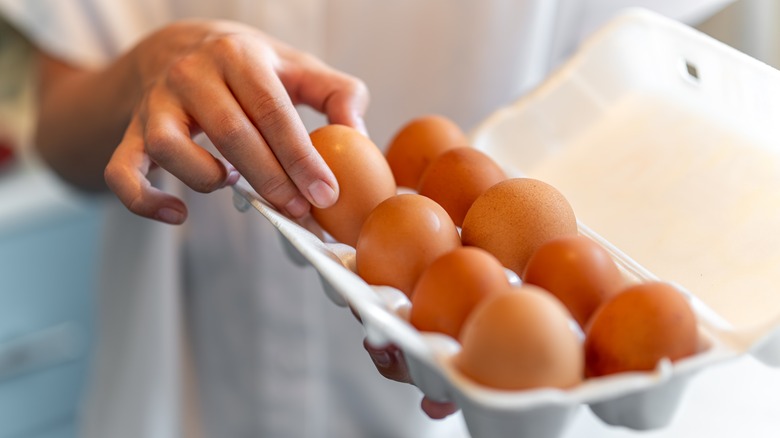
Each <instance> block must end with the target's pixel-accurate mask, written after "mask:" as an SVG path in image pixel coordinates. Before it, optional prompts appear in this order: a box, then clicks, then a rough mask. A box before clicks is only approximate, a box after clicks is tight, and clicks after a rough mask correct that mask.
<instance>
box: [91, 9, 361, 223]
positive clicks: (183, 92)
mask: <svg viewBox="0 0 780 438" xmlns="http://www.w3.org/2000/svg"><path fill="white" fill-rule="evenodd" d="M127 57H128V58H129V63H130V64H131V65H133V66H134V68H132V69H131V70H132V71H133V72H134V74H133V76H134V77H133V81H134V82H135V83H137V84H139V85H140V90H141V96H140V98H139V100H138V104H137V105H136V107H135V109H134V111H133V114H132V118H131V120H130V123H129V126H128V128H127V130H126V131H125V133H124V137H123V138H122V141H121V143H120V144H119V146H118V147H117V148H116V150H115V151H114V153H113V155H112V157H111V159H110V161H109V163H108V165H107V166H106V169H105V174H104V176H105V180H106V183H107V185H108V186H109V188H110V189H111V190H112V191H113V192H114V193H115V194H116V195H117V196H118V198H119V199H120V200H121V201H122V202H123V203H124V204H125V205H126V206H127V208H128V209H130V210H131V211H133V212H134V213H136V214H139V215H141V216H145V217H148V218H153V219H157V220H160V221H163V222H166V223H171V224H180V223H182V222H184V220H185V219H186V216H187V207H186V206H185V205H184V202H183V201H181V200H180V199H179V198H177V197H175V196H173V195H171V194H168V193H165V192H163V191H161V190H159V189H157V188H155V187H153V186H152V185H151V183H150V182H149V180H148V178H147V175H148V173H149V171H150V170H151V169H152V168H154V167H156V166H159V167H161V168H163V169H165V170H167V171H168V172H170V173H171V174H173V175H174V176H176V177H177V178H178V179H180V180H181V181H183V182H184V183H185V184H186V185H187V186H189V187H190V188H192V189H194V190H196V191H199V192H204V193H208V192H211V191H214V190H217V189H219V188H221V187H225V186H226V185H230V184H234V183H235V182H236V181H237V179H238V178H239V173H240V174H241V175H243V176H244V177H245V178H246V180H247V181H248V182H249V184H250V185H251V186H252V187H253V188H254V189H255V190H256V191H257V192H258V194H260V195H261V196H263V197H264V198H265V199H266V200H267V201H269V202H270V203H271V204H273V205H274V206H275V207H277V208H278V209H279V210H280V211H282V212H284V213H286V214H287V215H289V216H291V217H295V218H299V217H302V216H304V215H306V213H307V212H308V211H309V208H310V205H312V204H313V205H316V206H318V207H327V206H329V205H331V204H333V203H334V202H335V201H336V199H337V197H338V191H339V188H338V183H337V182H336V179H335V177H334V176H333V173H332V172H331V171H330V169H329V168H328V167H327V165H326V164H325V163H324V161H323V160H322V158H321V157H320V156H319V154H318V153H317V152H316V150H315V149H314V148H313V146H312V145H311V142H310V141H309V136H308V132H307V131H306V129H305V127H304V125H303V123H302V122H301V120H300V118H299V116H298V113H297V112H296V110H295V105H297V104H305V105H309V106H311V107H312V108H314V109H315V110H317V111H320V112H322V113H324V114H325V115H326V116H327V117H328V119H329V121H330V122H331V123H341V124H346V125H350V126H353V127H355V128H358V129H361V130H364V128H363V125H362V123H363V122H362V116H363V114H364V112H365V109H366V107H367V105H368V92H367V89H366V87H365V85H364V84H363V83H362V82H361V81H359V80H357V79H355V78H353V77H351V76H349V75H346V74H344V73H341V72H338V71H336V70H334V69H332V68H330V67H328V66H327V65H325V64H324V63H322V62H321V61H320V60H318V59H316V58H314V57H312V56H311V55H308V54H305V53H303V52H300V51H297V50H295V49H293V48H291V47H289V46H287V45H285V44H283V43H281V42H279V41H277V40H274V39H272V38H270V37H269V36H267V35H265V34H263V33H261V32H260V31H258V30H256V29H254V28H251V27H247V26H244V25H241V24H237V23H232V22H219V21H188V22H181V23H176V24H173V25H170V26H168V27H165V28H163V29H162V30H160V31H158V32H156V33H154V34H152V35H151V36H149V37H148V38H146V39H145V40H143V41H142V42H141V43H140V44H139V45H138V46H136V47H135V48H134V49H133V50H132V51H130V52H129V53H128V55H127ZM199 132H203V133H205V134H206V136H208V137H209V139H210V140H211V141H212V142H213V143H214V145H215V147H216V148H217V150H218V151H219V152H220V154H221V155H222V158H224V160H223V159H217V158H215V157H214V156H213V155H211V154H210V153H209V152H208V151H207V150H205V149H203V148H202V147H200V146H199V145H197V144H196V143H195V142H194V141H193V140H192V137H193V136H194V135H196V134H198V133H199Z"/></svg>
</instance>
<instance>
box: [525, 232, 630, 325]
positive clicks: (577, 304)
mask: <svg viewBox="0 0 780 438" xmlns="http://www.w3.org/2000/svg"><path fill="white" fill-rule="evenodd" d="M522 279H523V281H524V282H526V283H528V284H533V285H536V286H539V287H541V288H543V289H545V290H547V291H549V292H550V293H552V294H553V295H555V296H556V297H557V298H558V299H559V300H561V302H563V304H564V305H565V306H566V307H567V308H568V309H569V312H571V314H572V315H573V316H574V319H575V320H577V323H579V325H580V326H581V327H583V328H584V327H585V326H586V324H587V322H588V320H589V319H590V317H591V315H592V314H593V312H594V311H595V310H596V308H598V307H599V306H600V305H601V304H602V303H603V302H605V301H607V300H609V299H610V298H612V297H613V296H615V295H616V294H617V293H618V292H619V291H620V290H621V289H622V288H623V287H624V286H625V283H626V280H625V279H624V278H623V275H622V274H621V272H620V270H619V269H618V267H617V265H616V264H615V261H614V260H613V259H612V257H611V256H610V255H609V253H608V252H607V250H606V249H604V248H603V247H602V246H601V245H599V244H598V243H596V242H595V241H593V240H592V239H590V238H588V237H585V236H583V235H579V234H577V235H570V236H568V235H567V236H561V237H557V238H553V239H551V240H548V241H546V242H544V243H542V244H541V245H540V246H539V248H537V249H536V251H534V253H533V254H532V255H531V258H530V259H529V260H528V264H526V266H525V271H524V272H523V274H522Z"/></svg>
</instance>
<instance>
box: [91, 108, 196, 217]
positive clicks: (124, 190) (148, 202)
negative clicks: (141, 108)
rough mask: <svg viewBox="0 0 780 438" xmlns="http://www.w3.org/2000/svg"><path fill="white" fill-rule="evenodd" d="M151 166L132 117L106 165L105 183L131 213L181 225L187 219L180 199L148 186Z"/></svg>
mask: <svg viewBox="0 0 780 438" xmlns="http://www.w3.org/2000/svg"><path fill="white" fill-rule="evenodd" d="M151 165H152V163H151V160H150V158H149V156H148V155H147V154H146V152H145V147H144V138H143V133H142V128H141V124H140V120H139V119H138V117H137V116H136V117H133V119H132V121H131V122H130V125H129V126H128V129H127V131H126V132H125V136H124V138H123V139H122V141H121V143H120V144H119V146H117V148H116V149H115V150H114V153H113V155H112V156H111V159H110V160H109V163H108V165H107V166H106V169H105V172H104V176H105V180H106V184H107V185H108V187H109V188H110V189H111V191H113V192H114V193H115V194H116V196H117V197H118V198H119V200H120V201H122V203H123V204H124V205H125V206H126V207H127V208H128V209H129V210H130V211H132V212H133V213H135V214H137V215H139V216H143V217H147V218H150V219H155V220H158V221H161V222H165V223H169V224H174V225H175V224H181V223H182V222H184V220H185V219H186V218H187V207H186V206H185V205H184V203H183V202H182V201H181V200H180V199H178V198H176V197H175V196H172V195H169V194H167V193H165V192H163V191H161V190H159V189H157V188H155V187H153V186H152V184H151V183H150V182H149V180H148V179H147V174H148V173H149V169H150V167H151Z"/></svg>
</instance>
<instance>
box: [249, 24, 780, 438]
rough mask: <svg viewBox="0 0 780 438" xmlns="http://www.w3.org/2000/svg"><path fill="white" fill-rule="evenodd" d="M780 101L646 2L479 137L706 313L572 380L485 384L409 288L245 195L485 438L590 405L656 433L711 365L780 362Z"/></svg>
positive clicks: (630, 263)
mask: <svg viewBox="0 0 780 438" xmlns="http://www.w3.org/2000/svg"><path fill="white" fill-rule="evenodd" d="M775 102H780V73H778V72H777V71H775V70H774V69H772V68H770V67H768V66H766V65H764V64H762V63H760V62H758V61H756V60H754V59H752V58H750V57H748V56H746V55H744V54H742V53H739V52H737V51H735V50H734V49H732V48H729V47H727V46H725V45H723V44H721V43H719V42H717V41H715V40H713V39H711V38H709V37H707V36H705V35H703V34H701V33H699V32H697V31H695V30H693V29H691V28H689V27H687V26H685V25H682V24H680V23H677V22H674V21H672V20H669V19H667V18H664V17H661V16H659V15H657V14H654V13H652V12H648V11H645V10H641V9H633V10H629V11H626V12H625V13H624V14H622V15H621V16H619V17H617V18H615V19H614V20H613V21H612V22H610V23H608V24H607V25H606V26H604V27H603V28H602V29H601V30H599V31H598V32H597V33H596V34H594V35H593V36H592V37H591V38H590V39H589V40H587V41H586V42H585V44H583V45H582V46H581V48H580V49H579V50H578V52H577V53H576V54H575V55H574V56H573V57H572V58H570V59H569V60H568V61H567V63H565V64H564V65H563V66H562V67H561V68H560V69H558V70H557V71H556V72H555V73H554V74H553V75H551V76H550V77H549V78H548V79H547V80H545V81H544V82H543V83H542V84H541V85H540V86H539V87H538V88H536V89H535V90H534V91H532V92H531V93H530V94H528V95H527V96H525V97H523V98H521V99H520V100H519V101H517V102H516V103H514V104H512V105H510V106H508V107H506V108H502V109H499V110H498V111H496V112H495V113H494V114H492V115H491V116H489V117H488V118H487V119H486V120H485V121H484V122H483V123H482V124H480V125H479V126H478V127H477V129H475V130H474V131H473V132H472V133H471V136H470V139H471V144H472V145H473V146H474V147H475V148H477V149H479V150H482V151H484V152H486V153H487V154H488V155H490V156H491V157H492V158H494V159H495V160H496V161H497V162H500V163H506V166H507V171H508V173H510V174H512V175H514V176H517V175H526V176H530V177H533V178H538V179H540V180H542V181H546V182H548V183H550V184H552V185H553V186H555V187H556V188H558V189H559V190H560V191H561V192H562V193H563V194H564V195H565V196H566V198H567V199H568V200H569V201H570V202H571V204H572V206H573V208H574V210H575V212H576V213H577V218H578V231H579V233H580V234H583V235H586V236H588V237H590V238H592V239H594V240H596V241H597V242H598V243H600V244H601V246H602V247H604V248H605V249H607V250H608V251H609V252H610V254H611V255H612V258H613V259H614V260H615V262H616V263H617V265H618V266H619V267H620V269H621V272H622V274H623V275H624V277H625V278H626V279H627V280H629V281H632V282H648V281H656V280H659V279H661V280H664V281H668V282H671V283H673V284H674V285H675V286H676V287H677V289H678V290H679V291H680V293H681V294H683V295H684V296H685V297H686V298H687V299H688V300H689V302H690V304H691V306H692V308H693V310H694V312H695V314H696V317H697V322H698V335H699V346H698V353H697V354H695V355H693V356H691V357H688V358H685V359H682V360H678V361H676V362H674V363H672V362H670V361H668V360H662V361H661V362H659V363H658V365H657V367H656V369H655V370H653V371H650V372H630V373H620V374H616V375H610V376H604V377H598V378H590V379H586V380H585V381H584V382H583V383H582V384H580V385H578V386H576V387H574V388H570V389H552V388H539V389H533V390H523V391H505V390H496V389H491V388H486V387H484V386H481V385H478V384H476V383H474V382H472V381H470V380H469V379H468V378H466V377H465V376H464V375H463V374H462V373H461V372H459V370H458V369H457V367H456V366H454V365H453V361H452V358H453V357H455V355H456V354H457V353H458V351H459V350H460V345H459V344H458V343H457V342H456V341H454V340H453V339H452V338H450V337H447V336H444V335H437V334H433V333H422V332H420V331H418V330H416V329H415V328H414V327H413V326H412V325H411V324H410V323H409V322H408V317H409V308H410V302H409V300H408V298H407V297H406V295H405V294H403V293H402V292H400V291H399V290H397V289H394V288H390V287H377V286H369V285H368V284H367V283H366V282H365V281H363V280H362V279H361V278H360V277H358V276H357V275H356V274H355V251H354V249H353V248H352V247H351V246H348V245H344V244H340V243H337V242H334V241H332V240H329V239H327V238H324V237H325V236H323V235H322V234H320V233H316V232H315V233H312V232H311V231H309V230H307V229H305V228H303V227H301V226H300V225H299V224H296V223H294V222H292V221H290V220H288V219H287V218H285V217H284V216H282V215H280V214H279V213H278V212H276V211H275V210H274V209H273V208H271V207H270V206H268V205H267V204H265V203H264V202H263V201H262V200H261V199H260V198H258V197H257V196H256V195H254V194H253V192H252V191H251V190H250V189H248V188H247V186H245V185H242V184H239V185H238V186H236V187H235V190H236V194H237V196H236V206H237V207H239V208H250V207H254V208H255V209H256V210H257V211H259V212H260V213H261V214H262V215H263V216H265V217H266V218H267V219H268V220H269V221H270V222H271V223H272V224H273V225H274V226H275V227H276V228H277V229H278V231H279V232H280V234H281V236H282V238H283V241H284V242H285V245H286V248H287V249H288V250H289V254H290V256H291V257H292V258H293V259H294V260H297V261H298V262H299V263H301V264H302V265H313V266H314V268H315V269H316V270H317V272H318V274H319V275H320V277H321V279H322V283H323V286H324V289H325V292H326V294H327V295H328V296H329V297H330V298H331V300H333V302H334V303H336V304H337V305H340V306H347V305H348V306H349V307H350V308H352V310H353V311H354V312H356V313H357V314H358V315H359V316H360V318H361V321H362V322H363V324H364V327H365V330H366V335H367V338H368V340H369V342H371V343H372V344H374V345H383V344H387V343H393V344H396V345H398V346H399V347H400V348H401V349H402V350H403V352H404V355H405V358H406V360H407V363H408V366H409V371H410V374H411V376H412V379H413V381H414V383H415V385H416V386H417V387H419V388H420V389H421V391H422V392H423V393H425V394H426V395H427V396H428V397H430V398H432V399H434V400H438V401H455V402H456V403H457V404H458V406H459V407H460V408H461V409H462V411H463V415H464V418H465V420H466V423H467V426H468V428H469V431H470V433H471V434H472V435H473V436H475V437H483V436H484V437H504V436H505V437H510V436H511V437H535V438H536V437H551V438H552V437H559V436H561V435H562V434H563V433H564V432H565V430H566V428H567V427H568V425H569V424H571V421H572V419H573V417H574V416H575V414H576V413H577V411H578V410H579V409H580V408H581V407H582V406H588V407H589V408H590V410H591V411H592V412H593V413H594V414H595V415H596V416H597V417H598V418H600V419H601V420H602V421H604V422H605V423H607V424H611V425H618V426H624V427H627V428H630V429H635V430H648V429H657V428H660V427H663V426H665V425H667V424H668V423H669V422H670V421H671V418H672V417H673V415H674V414H675V412H676V409H677V405H678V403H679V401H680V399H681V397H682V395H683V393H684V391H685V388H686V386H687V384H688V382H689V381H690V380H691V378H692V377H693V376H695V375H696V374H697V373H699V372H700V371H702V370H704V369H706V368H708V367H710V366H712V365H715V364H719V363H723V362H726V361H728V360H732V359H735V358H738V357H740V356H743V355H748V354H749V355H752V356H754V357H755V358H757V359H758V360H760V361H762V362H763V363H765V364H767V365H770V366H773V367H780V302H778V294H777V293H776V291H775V289H776V287H777V286H776V285H777V284H780V269H777V266H780V191H778V190H777V189H776V188H777V187H780V149H778V147H777V145H776V141H775V139H776V138H778V136H779V134H780V129H779V128H778V127H777V126H776V124H775V122H774V121H775V120H776V118H777V117H778V115H780V114H779V113H780V108H777V106H776V104H775ZM586 224H587V225H586ZM312 230H316V227H315V228H312ZM594 230H597V231H594ZM629 255H630V257H629ZM508 275H509V278H510V279H511V281H513V282H515V283H517V282H519V280H518V279H517V277H516V276H513V275H512V274H511V273H508Z"/></svg>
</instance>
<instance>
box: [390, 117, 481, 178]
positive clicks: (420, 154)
mask: <svg viewBox="0 0 780 438" xmlns="http://www.w3.org/2000/svg"><path fill="white" fill-rule="evenodd" d="M468 144H469V143H468V139H467V138H466V134H465V133H464V132H463V131H462V130H461V129H460V127H459V126H458V125H457V124H455V122H453V121H452V120H450V119H448V118H447V117H444V116H442V115H438V114H431V115H425V116H421V117H417V118H415V119H412V120H410V121H409V122H407V123H406V124H405V125H403V126H402V127H401V128H400V129H399V130H398V131H397V132H396V133H395V135H394V136H393V138H392V139H391V140H390V142H389V144H388V146H387V149H386V152H385V157H386V159H387V163H388V164H389V165H390V169H391V170H392V172H393V176H394V177H395V181H396V183H397V184H398V185H399V186H403V187H407V188H410V189H416V188H417V185H418V184H419V182H420V177H421V176H422V174H423V172H425V169H426V168H427V167H428V165H429V164H430V163H431V162H432V161H433V160H434V159H435V158H436V157H437V156H438V155H439V154H440V153H442V152H444V151H445V150H447V149H450V148H454V147H458V146H467V145H468Z"/></svg>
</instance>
